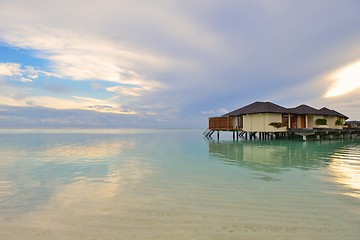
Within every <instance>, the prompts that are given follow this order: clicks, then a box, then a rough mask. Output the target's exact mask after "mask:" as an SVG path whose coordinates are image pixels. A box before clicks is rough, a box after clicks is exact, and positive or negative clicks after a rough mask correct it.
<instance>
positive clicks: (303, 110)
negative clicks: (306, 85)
mask: <svg viewBox="0 0 360 240" xmlns="http://www.w3.org/2000/svg"><path fill="white" fill-rule="evenodd" d="M289 110H290V113H292V114H298V115H307V114H312V115H316V114H318V115H320V113H319V110H317V109H316V108H313V107H310V106H308V105H305V104H301V105H299V106H297V107H295V108H289Z"/></svg>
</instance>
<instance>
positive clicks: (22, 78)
mask: <svg viewBox="0 0 360 240" xmlns="http://www.w3.org/2000/svg"><path fill="white" fill-rule="evenodd" d="M19 80H20V82H23V83H29V82H32V81H33V80H31V79H29V78H25V77H20V78H19Z"/></svg>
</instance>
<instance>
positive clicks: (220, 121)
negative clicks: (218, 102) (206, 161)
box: [204, 102, 348, 140]
mask: <svg viewBox="0 0 360 240" xmlns="http://www.w3.org/2000/svg"><path fill="white" fill-rule="evenodd" d="M346 119H348V117H347V116H345V115H344V114H342V113H339V112H337V111H335V110H330V109H328V108H326V107H323V108H321V109H315V108H313V107H310V106H307V105H304V104H302V105H300V106H297V107H294V108H285V107H282V106H279V105H277V104H274V103H272V102H254V103H251V104H249V105H247V106H245V107H242V108H239V109H237V110H235V111H232V112H229V113H226V114H224V115H222V116H220V117H210V118H209V126H208V130H207V131H205V133H204V134H205V136H207V137H211V135H212V134H213V133H214V132H215V131H217V132H218V135H219V131H232V132H233V136H234V138H235V136H236V138H238V137H239V136H244V137H245V138H247V137H249V138H252V137H258V138H260V139H261V138H263V139H265V138H272V137H273V136H283V135H289V134H290V135H291V134H297V135H301V136H303V139H304V140H306V136H309V135H317V133H320V132H321V133H327V134H328V133H329V132H332V131H333V130H336V131H337V132H339V130H342V129H343V128H344V124H345V121H346ZM324 129H325V130H326V131H323V130H324Z"/></svg>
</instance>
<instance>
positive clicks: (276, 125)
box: [269, 122, 287, 128]
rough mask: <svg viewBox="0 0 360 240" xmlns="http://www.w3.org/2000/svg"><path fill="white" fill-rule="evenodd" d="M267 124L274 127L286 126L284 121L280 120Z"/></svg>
mask: <svg viewBox="0 0 360 240" xmlns="http://www.w3.org/2000/svg"><path fill="white" fill-rule="evenodd" d="M269 125H270V126H273V127H274V128H281V127H287V124H286V123H281V122H272V123H269Z"/></svg>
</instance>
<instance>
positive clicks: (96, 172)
mask: <svg viewBox="0 0 360 240" xmlns="http://www.w3.org/2000/svg"><path fill="white" fill-rule="evenodd" d="M1 137H2V138H0V143H1V145H0V152H3V153H6V154H3V155H2V156H0V209H2V208H3V207H4V208H5V206H6V209H12V210H13V211H17V212H27V211H33V210H34V209H35V208H38V207H41V206H42V205H44V203H46V202H47V201H48V200H49V199H50V198H52V197H53V195H54V194H55V193H57V192H58V191H60V189H61V190H63V191H66V192H68V193H69V194H70V196H79V195H80V194H81V198H78V199H84V198H86V196H88V200H91V201H94V200H97V201H98V200H101V199H107V198H111V197H113V196H114V195H116V194H117V193H118V192H119V191H120V189H121V186H122V185H123V184H125V183H127V182H129V181H131V182H132V183H136V181H138V180H139V179H141V178H142V177H143V174H144V173H145V172H146V169H141V166H139V165H140V164H139V163H138V160H137V159H134V158H133V157H132V156H129V155H127V154H126V153H124V150H126V151H131V149H133V148H135V143H134V141H133V140H131V139H126V140H124V139H121V138H118V137H116V136H114V137H109V136H101V135H87V134H86V135H61V134H57V135H52V134H45V135H38V134H34V135H32V134H25V135H22V136H21V137H19V136H17V137H15V135H7V136H6V135H2V136H1ZM76 199H77V197H74V198H67V201H75V200H76ZM62 201H64V199H63V200H62ZM64 204H68V203H66V202H64Z"/></svg>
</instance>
